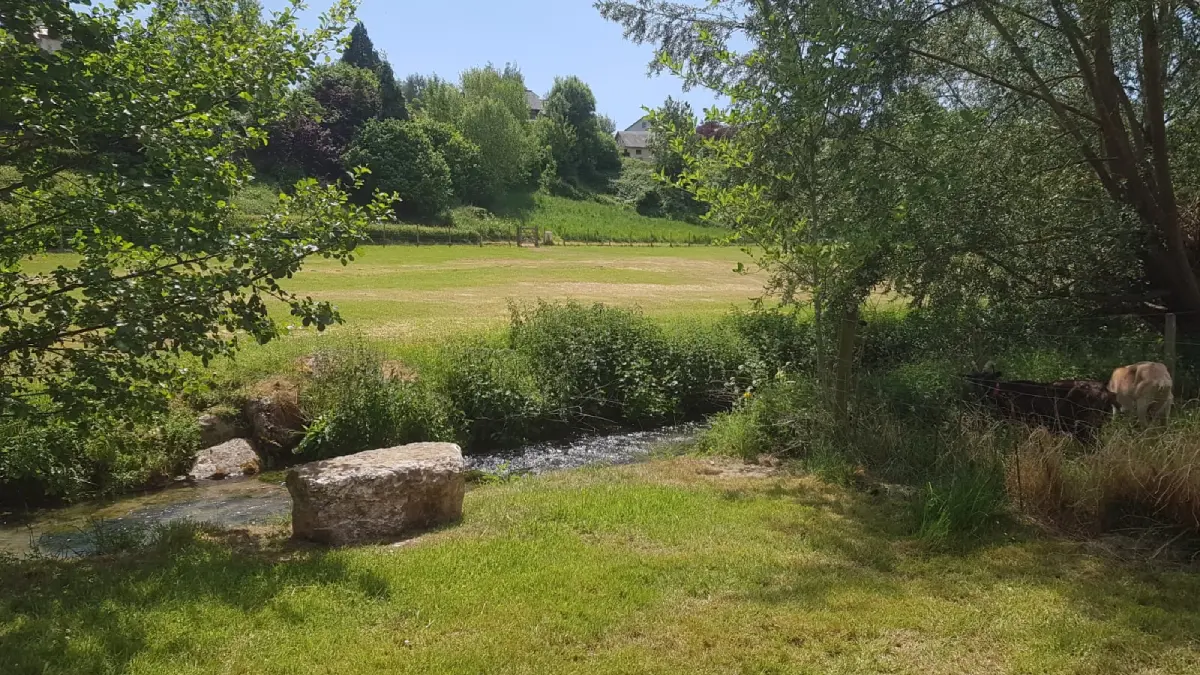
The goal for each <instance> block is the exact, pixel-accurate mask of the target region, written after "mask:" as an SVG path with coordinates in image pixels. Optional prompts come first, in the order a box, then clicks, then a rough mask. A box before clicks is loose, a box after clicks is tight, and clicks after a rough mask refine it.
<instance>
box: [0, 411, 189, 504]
mask: <svg viewBox="0 0 1200 675" xmlns="http://www.w3.org/2000/svg"><path fill="white" fill-rule="evenodd" d="M110 414H111V411H110V413H109V414H106V413H97V414H96V415H94V416H92V417H89V418H86V419H83V420H74V421H67V420H62V419H58V418H53V417H51V418H48V419H47V420H46V421H45V422H43V423H41V424H37V423H32V422H16V421H14V422H7V423H5V424H3V425H0V503H3V504H11V505H22V504H39V503H45V502H55V501H61V500H67V499H72V498H76V497H79V496H85V495H112V494H118V493H121V492H128V491H130V490H135V489H138V488H142V487H145V486H147V485H161V484H165V483H166V482H167V481H169V480H170V479H171V478H172V477H174V476H176V475H179V474H180V473H183V472H185V471H186V469H187V468H188V467H189V466H190V462H191V459H192V457H193V455H194V454H195V452H196V450H198V449H199V447H200V430H199V427H198V426H197V424H196V416H195V414H194V413H192V412H191V411H189V410H184V409H172V410H170V411H168V412H166V413H164V414H162V415H159V416H151V417H149V418H146V419H142V420H139V421H132V422H131V421H127V420H121V419H118V418H116V417H113V416H110Z"/></svg>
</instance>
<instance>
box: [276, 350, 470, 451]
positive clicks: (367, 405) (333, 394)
mask: <svg viewBox="0 0 1200 675" xmlns="http://www.w3.org/2000/svg"><path fill="white" fill-rule="evenodd" d="M320 363H321V366H320V368H318V369H317V370H316V372H315V373H314V374H313V379H312V382H311V383H310V384H309V386H308V387H307V388H305V390H304V391H303V393H302V395H301V401H300V403H301V407H302V409H303V411H304V413H305V415H306V416H307V417H309V418H310V419H311V420H312V422H311V423H310V424H309V426H308V431H307V433H306V434H305V436H304V440H303V441H301V443H300V445H299V446H298V447H297V448H296V450H295V452H296V453H297V454H299V455H303V456H305V457H307V458H312V459H320V458H324V457H335V456H338V455H346V454H351V453H354V452H361V451H363V450H372V449H375V448H383V447H389V446H393V445H401V444H404V443H416V442H421V441H445V440H450V439H452V438H453V436H454V434H453V430H452V426H451V424H450V419H449V413H448V409H449V405H448V403H447V402H446V401H445V399H443V398H442V397H441V396H439V395H437V393H436V392H434V391H433V390H432V389H431V388H430V387H429V386H427V385H425V384H424V383H423V382H421V381H406V380H403V379H400V378H398V377H396V376H395V375H394V374H392V373H388V372H386V371H387V369H386V368H385V363H384V361H383V358H382V356H381V355H379V354H378V353H376V352H374V351H372V350H370V349H368V348H366V347H363V346H351V347H348V348H344V349H339V350H337V351H331V352H328V353H325V354H322V355H321V358H320Z"/></svg>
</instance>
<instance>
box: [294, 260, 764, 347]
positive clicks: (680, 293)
mask: <svg viewBox="0 0 1200 675" xmlns="http://www.w3.org/2000/svg"><path fill="white" fill-rule="evenodd" d="M361 253H362V255H361V257H360V258H359V259H358V260H357V261H355V262H354V263H353V264H351V265H349V266H346V267H342V266H341V265H339V264H336V263H328V262H325V261H319V260H314V261H313V262H311V263H310V264H308V265H307V266H306V267H305V270H304V271H303V272H302V273H301V274H300V275H298V276H297V277H296V278H295V279H293V280H291V282H290V283H289V284H288V286H287V287H288V288H289V289H290V290H293V291H295V292H297V293H301V294H304V295H312V296H313V297H314V298H318V299H321V300H330V301H332V302H334V303H335V304H336V305H337V306H338V308H339V309H340V310H341V312H342V315H343V316H344V317H345V319H346V324H347V325H346V327H347V328H350V329H352V330H361V331H363V332H364V333H365V334H366V335H368V336H369V337H374V338H383V339H388V340H399V341H414V340H415V341H422V340H429V339H442V338H444V337H446V336H447V335H448V334H450V335H453V334H458V333H461V332H463V331H465V330H472V329H477V328H480V327H487V326H491V325H494V324H496V323H498V322H500V321H502V320H503V319H504V318H505V317H506V316H507V307H508V302H509V301H531V300H535V299H538V298H541V299H545V300H552V299H576V300H580V301H582V302H605V303H608V304H616V305H625V306H633V305H636V306H639V307H641V308H642V309H643V310H645V311H646V313H647V314H650V315H654V316H662V317H683V316H696V315H704V314H709V315H711V314H719V313H723V312H726V311H728V310H729V308H730V307H732V306H734V305H745V304H746V303H748V302H749V301H750V300H751V299H753V298H755V297H758V296H759V295H761V292H762V285H763V282H762V278H761V277H756V276H754V275H745V276H744V275H738V274H736V273H734V272H733V268H734V266H736V264H737V262H739V261H745V262H747V263H749V259H748V257H747V256H746V255H745V254H744V253H742V252H741V251H739V250H737V249H733V248H708V247H697V248H648V247H625V248H614V247H602V246H597V247H549V248H540V249H534V248H527V247H522V248H517V247H515V246H509V247H505V246H485V247H482V248H480V247H464V246H454V247H451V246H445V247H419V248H418V247H411V246H404V247H400V246H368V247H364V248H363V249H362V250H361Z"/></svg>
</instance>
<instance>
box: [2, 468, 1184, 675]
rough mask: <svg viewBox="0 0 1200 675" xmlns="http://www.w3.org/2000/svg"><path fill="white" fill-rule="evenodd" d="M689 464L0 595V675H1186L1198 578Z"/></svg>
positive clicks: (209, 551) (181, 545)
mask: <svg viewBox="0 0 1200 675" xmlns="http://www.w3.org/2000/svg"><path fill="white" fill-rule="evenodd" d="M908 514H909V510H908V509H906V508H903V505H898V504H896V503H893V502H890V501H878V502H877V501H873V500H872V499H871V498H868V497H864V496H860V495H858V494H856V493H848V492H845V491H843V490H841V489H839V488H833V487H830V486H828V485H824V484H821V483H819V482H817V481H815V480H813V479H810V478H794V477H786V476H767V477H762V476H754V475H752V474H746V473H743V472H742V471H741V470H740V469H739V468H738V467H734V466H731V465H725V464H716V465H713V464H710V463H709V462H707V461H704V460H692V459H676V460H663V461H657V462H652V463H649V464H645V465H639V466H634V467H623V468H616V469H593V470H583V471H577V472H567V473H560V474H556V475H550V476H544V477H540V478H527V479H521V480H518V481H515V482H510V483H506V484H503V485H489V486H484V487H479V488H476V489H475V490H473V491H472V492H470V493H469V494H468V496H467V501H466V507H465V520H464V522H463V523H462V524H461V525H459V526H457V527H454V528H451V529H447V530H445V531H442V532H439V533H435V534H431V535H427V536H425V537H423V538H421V539H418V540H416V541H413V542H410V543H409V544H407V545H405V546H402V547H398V548H395V547H367V548H361V549H352V550H343V551H334V552H325V551H319V550H310V549H304V548H296V547H294V546H292V545H288V544H285V543H283V542H282V541H280V540H270V541H267V542H266V543H262V542H258V543H252V542H249V541H247V540H245V539H244V538H241V537H238V536H233V535H197V534H195V533H194V532H193V531H190V530H180V531H177V532H175V533H174V535H173V536H172V537H169V539H172V540H173V542H171V543H168V544H167V545H165V546H163V547H161V548H160V549H157V550H152V551H149V552H145V553H140V554H133V555H130V556H126V557H115V558H107V559H96V560H85V561H78V562H65V563H39V564H32V565H23V564H12V565H8V566H7V567H5V568H3V573H2V574H0V672H5V673H26V672H38V673H106V672H128V673H172V674H174V673H289V674H291V673H324V672H338V673H375V672H389V673H480V672H489V673H490V672H498V673H499V672H503V673H511V672H525V673H681V672H688V673H729V672H735V673H736V672H754V673H866V672H871V673H874V672H892V673H922V674H924V673H976V672H1026V673H1047V672H1054V673H1059V672H1070V673H1133V672H1156V673H1189V672H1195V668H1196V667H1197V666H1198V665H1200V646H1198V645H1197V643H1196V641H1195V636H1196V635H1197V634H1200V605H1197V603H1196V601H1195V598H1196V597H1198V593H1200V578H1198V577H1196V576H1195V575H1190V574H1186V573H1182V572H1171V571H1167V570H1158V571H1154V570H1146V569H1141V570H1136V571H1135V570H1134V569H1132V568H1126V567H1123V566H1122V565H1121V564H1118V563H1116V562H1113V561H1110V560H1107V559H1104V558H1100V557H1097V556H1094V555H1091V554H1088V553H1086V552H1085V551H1082V550H1080V549H1078V548H1077V547H1075V546H1074V545H1070V544H1064V543H1057V542H1046V541H1038V540H1033V539H1026V538H1024V537H1023V536H1022V535H1020V534H1019V533H1016V536H1015V538H1009V539H1006V540H1004V541H997V542H993V543H990V544H987V545H984V546H982V547H979V548H976V549H974V550H973V551H970V552H967V553H961V554H954V555H949V554H937V553H931V552H929V551H927V550H924V549H922V548H920V547H919V546H917V545H916V544H915V543H914V542H913V540H912V539H911V538H910V537H909V536H908V534H907V533H908V532H909V531H910V530H911V526H912V523H911V522H909V521H908V517H909V515H908Z"/></svg>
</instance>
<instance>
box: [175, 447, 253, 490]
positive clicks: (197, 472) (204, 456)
mask: <svg viewBox="0 0 1200 675" xmlns="http://www.w3.org/2000/svg"><path fill="white" fill-rule="evenodd" d="M258 470H259V460H258V453H256V452H254V446H252V445H250V441H247V440H246V439H244V438H235V439H233V440H231V441H226V442H225V443H222V444H220V445H217V446H213V447H211V448H208V449H206V450H201V451H200V453H199V454H198V455H196V462H195V463H194V464H193V465H192V470H191V471H189V472H188V478H191V479H192V480H220V479H222V478H226V477H228V476H242V475H251V474H256V473H258Z"/></svg>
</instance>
